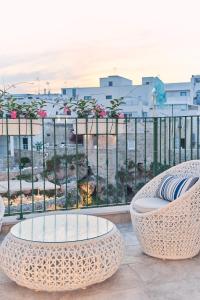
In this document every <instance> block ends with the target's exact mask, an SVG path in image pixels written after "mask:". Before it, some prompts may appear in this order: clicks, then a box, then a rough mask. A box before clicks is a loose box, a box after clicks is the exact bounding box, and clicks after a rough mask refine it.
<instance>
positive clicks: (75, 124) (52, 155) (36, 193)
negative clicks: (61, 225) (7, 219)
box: [0, 116, 200, 219]
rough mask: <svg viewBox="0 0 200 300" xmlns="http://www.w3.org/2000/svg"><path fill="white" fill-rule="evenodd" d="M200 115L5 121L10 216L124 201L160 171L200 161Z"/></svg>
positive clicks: (3, 169)
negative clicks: (181, 163)
mask: <svg viewBox="0 0 200 300" xmlns="http://www.w3.org/2000/svg"><path fill="white" fill-rule="evenodd" d="M199 121H200V120H199V116H183V117H155V118H124V119H109V118H105V119H90V118H88V119H78V118H71V117H70V118H69V117H59V118H57V117H56V118H45V119H37V120H35V119H0V145H1V147H0V154H1V158H2V159H1V161H0V195H1V196H2V197H3V200H4V203H5V206H6V214H7V215H19V218H20V219H22V218H23V217H24V215H25V214H27V213H33V212H44V211H51V210H68V209H74V208H86V207H98V206H110V205H123V204H128V203H130V201H131V199H132V197H133V196H134V195H135V193H136V192H137V191H138V190H139V189H140V188H141V187H142V186H143V185H144V184H145V183H146V182H147V181H149V180H150V179H151V178H152V177H153V176H156V175H157V174H158V173H160V172H162V171H164V170H165V169H167V168H169V167H170V166H172V165H175V164H178V163H180V162H182V161H186V160H190V159H199Z"/></svg>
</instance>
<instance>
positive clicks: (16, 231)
mask: <svg viewBox="0 0 200 300" xmlns="http://www.w3.org/2000/svg"><path fill="white" fill-rule="evenodd" d="M113 226H114V225H113V223H112V222H110V221H108V220H106V219H103V218H99V217H95V216H87V215H78V214H60V215H49V216H41V217H37V218H31V219H29V220H25V221H22V222H20V223H18V224H16V225H15V226H13V227H12V229H11V233H12V234H13V235H14V236H16V237H17V238H20V239H24V240H29V241H33V242H44V243H61V242H73V241H81V240H87V239H92V238H96V237H99V236H102V235H104V234H106V233H108V232H109V231H111V230H112V229H113Z"/></svg>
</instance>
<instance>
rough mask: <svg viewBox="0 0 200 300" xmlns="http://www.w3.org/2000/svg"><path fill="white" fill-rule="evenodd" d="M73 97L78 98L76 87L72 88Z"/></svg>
mask: <svg viewBox="0 0 200 300" xmlns="http://www.w3.org/2000/svg"><path fill="white" fill-rule="evenodd" d="M72 97H73V98H76V89H72Z"/></svg>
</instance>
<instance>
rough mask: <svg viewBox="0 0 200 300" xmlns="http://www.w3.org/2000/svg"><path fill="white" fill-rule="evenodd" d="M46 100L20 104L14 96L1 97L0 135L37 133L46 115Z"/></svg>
mask: <svg viewBox="0 0 200 300" xmlns="http://www.w3.org/2000/svg"><path fill="white" fill-rule="evenodd" d="M44 106H45V101H44V100H42V101H35V100H33V101H31V102H30V103H25V102H24V103H22V104H19V103H17V101H16V100H15V99H14V98H12V97H7V98H6V99H4V97H1V98H0V135H7V134H8V135H11V136H14V135H37V134H39V133H40V132H41V125H42V124H41V120H39V118H44V117H46V115H47V114H46V111H45V110H44Z"/></svg>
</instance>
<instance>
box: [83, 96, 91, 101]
mask: <svg viewBox="0 0 200 300" xmlns="http://www.w3.org/2000/svg"><path fill="white" fill-rule="evenodd" d="M84 100H92V97H91V96H84Z"/></svg>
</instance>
